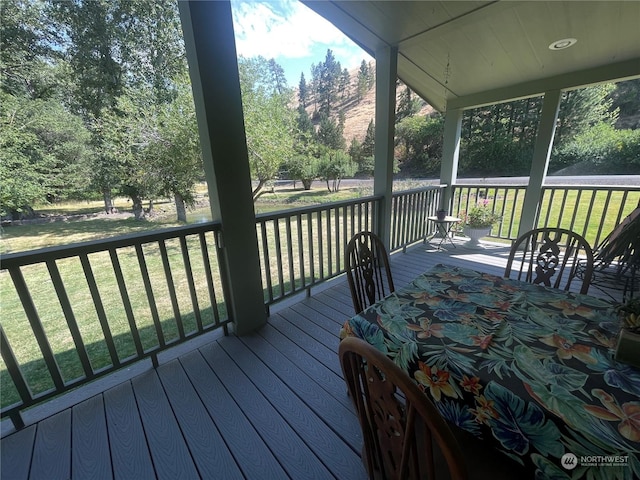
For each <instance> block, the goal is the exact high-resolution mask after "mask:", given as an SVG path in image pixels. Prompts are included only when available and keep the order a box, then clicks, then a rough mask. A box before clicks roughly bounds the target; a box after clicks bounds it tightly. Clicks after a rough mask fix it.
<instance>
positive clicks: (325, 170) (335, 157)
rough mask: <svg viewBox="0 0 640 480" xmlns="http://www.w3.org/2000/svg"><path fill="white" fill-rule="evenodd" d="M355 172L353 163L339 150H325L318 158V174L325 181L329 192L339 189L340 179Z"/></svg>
mask: <svg viewBox="0 0 640 480" xmlns="http://www.w3.org/2000/svg"><path fill="white" fill-rule="evenodd" d="M355 172H356V166H355V164H354V163H352V162H351V160H350V159H349V157H348V156H347V155H345V154H344V153H343V152H341V151H336V150H333V151H332V150H327V151H326V153H325V154H324V155H323V156H322V157H321V158H320V162H319V165H318V176H319V177H320V178H321V179H322V180H323V181H325V182H326V183H327V190H329V191H330V192H337V191H338V190H340V181H341V180H342V179H343V178H345V177H350V176H353V174H354V173H355Z"/></svg>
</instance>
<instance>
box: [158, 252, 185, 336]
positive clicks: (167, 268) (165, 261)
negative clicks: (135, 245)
mask: <svg viewBox="0 0 640 480" xmlns="http://www.w3.org/2000/svg"><path fill="white" fill-rule="evenodd" d="M158 246H159V247H160V257H161V258H162V266H163V268H164V276H165V278H166V280H167V288H168V289H169V298H170V299H171V307H172V308H173V317H174V319H175V321H176V326H177V327H178V336H179V337H180V339H181V340H183V339H184V338H185V334H184V324H183V323H182V316H181V315H180V307H179V306H178V295H177V294H176V287H175V285H174V283H173V274H172V273H171V265H170V263H169V254H168V253H167V246H166V244H165V242H164V240H160V241H159V242H158Z"/></svg>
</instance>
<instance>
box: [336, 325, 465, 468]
mask: <svg viewBox="0 0 640 480" xmlns="http://www.w3.org/2000/svg"><path fill="white" fill-rule="evenodd" d="M338 355H339V357H340V364H341V365H342V370H343V372H344V378H345V380H346V382H347V386H348V388H349V394H350V395H351V398H352V399H353V401H354V402H355V406H356V411H357V413H358V417H359V420H360V425H361V427H362V434H363V440H364V450H363V459H362V460H363V462H364V463H365V465H366V467H367V471H368V473H369V478H384V479H393V480H395V479H397V480H404V479H414V478H416V479H417V478H430V479H432V478H435V470H436V463H439V465H438V466H440V467H444V468H447V467H448V469H449V474H450V478H452V479H454V480H457V479H465V478H467V470H466V466H465V462H464V457H463V455H462V452H461V450H460V447H459V444H458V443H457V441H456V439H455V437H454V435H453V433H452V431H451V430H450V429H449V426H448V425H447V423H446V421H445V420H444V419H443V418H442V416H441V415H440V413H439V412H438V410H437V408H436V407H435V406H434V404H433V403H432V402H431V401H430V400H429V399H428V398H427V396H426V395H425V393H424V392H422V391H421V390H420V389H419V388H418V386H417V385H416V384H415V383H414V382H413V381H412V380H411V378H410V377H409V376H408V375H407V374H406V373H405V372H404V371H402V370H401V369H400V367H398V366H397V365H395V364H394V363H393V362H392V361H391V360H390V359H389V357H387V356H386V355H384V354H383V353H382V352H380V351H379V350H377V349H376V348H374V347H373V346H372V345H370V344H369V343H367V342H365V341H364V340H361V339H359V338H356V337H347V338H345V339H344V340H343V341H342V342H341V343H340V347H339V349H338ZM434 447H435V448H437V449H438V450H439V452H437V453H436V456H437V455H438V454H439V455H440V456H439V457H438V458H440V459H441V458H444V462H442V461H440V462H437V460H436V456H434Z"/></svg>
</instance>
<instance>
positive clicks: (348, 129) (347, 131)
mask: <svg viewBox="0 0 640 480" xmlns="http://www.w3.org/2000/svg"><path fill="white" fill-rule="evenodd" d="M349 76H350V79H351V83H350V85H349V87H348V89H347V90H345V92H344V96H343V97H339V99H338V103H337V105H336V107H337V108H336V110H335V112H333V113H332V115H331V116H332V117H334V118H335V119H336V120H337V118H338V115H339V114H340V112H342V113H344V116H345V123H344V134H343V136H344V139H345V141H346V144H347V146H348V145H349V144H350V143H351V139H352V138H354V137H355V138H356V139H357V140H358V141H359V142H362V141H363V140H364V137H365V135H366V133H367V127H368V126H369V122H370V121H371V120H374V121H375V104H376V89H375V84H374V85H373V87H371V88H370V89H369V90H368V91H367V93H366V94H365V95H364V96H363V98H362V99H361V100H360V101H358V99H357V88H358V69H357V68H355V69H353V70H350V71H349ZM404 89H405V85H404V83H402V82H398V86H397V88H396V105H397V104H398V101H399V97H400V94H401V93H402V92H403V91H404ZM414 95H415V94H414ZM296 98H297V91H296ZM415 98H417V96H416V97H415ZM422 103H423V105H422V107H421V109H420V111H419V112H418V113H417V115H428V114H430V113H432V112H433V111H434V109H433V107H431V105H429V104H427V103H426V102H424V101H422ZM315 110H316V107H315V105H314V103H313V100H311V102H310V105H309V106H308V107H307V113H308V114H309V116H310V117H311V118H314V117H313V114H314V111H315ZM314 124H316V125H317V122H316V121H314Z"/></svg>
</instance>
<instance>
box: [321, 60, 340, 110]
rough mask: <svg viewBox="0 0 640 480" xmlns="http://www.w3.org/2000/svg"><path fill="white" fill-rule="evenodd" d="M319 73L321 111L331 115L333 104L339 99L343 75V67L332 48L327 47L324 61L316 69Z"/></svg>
mask: <svg viewBox="0 0 640 480" xmlns="http://www.w3.org/2000/svg"><path fill="white" fill-rule="evenodd" d="M315 75H317V82H316V83H317V95H318V102H319V104H320V113H321V114H324V115H327V116H328V115H330V114H331V109H332V108H333V104H334V102H335V101H336V99H337V95H338V85H339V83H340V77H341V75H342V68H341V67H340V62H338V61H337V60H336V58H335V56H334V55H333V51H331V49H327V54H326V56H325V59H324V62H322V63H321V64H319V65H318V67H317V68H316V70H315Z"/></svg>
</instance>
